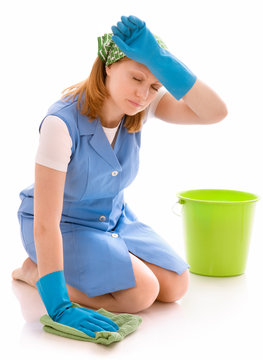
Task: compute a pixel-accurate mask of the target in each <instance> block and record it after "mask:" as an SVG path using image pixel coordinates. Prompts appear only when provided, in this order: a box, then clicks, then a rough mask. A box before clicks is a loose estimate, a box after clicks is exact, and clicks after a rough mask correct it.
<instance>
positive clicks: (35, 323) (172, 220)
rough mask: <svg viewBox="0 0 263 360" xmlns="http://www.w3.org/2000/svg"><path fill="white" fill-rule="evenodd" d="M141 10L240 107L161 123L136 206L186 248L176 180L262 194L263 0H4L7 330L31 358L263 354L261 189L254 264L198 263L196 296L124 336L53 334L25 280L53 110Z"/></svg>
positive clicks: (152, 124) (9, 340) (148, 134)
mask: <svg viewBox="0 0 263 360" xmlns="http://www.w3.org/2000/svg"><path fill="white" fill-rule="evenodd" d="M131 14H133V15H136V16H138V17H139V18H141V19H143V20H144V21H146V24H147V26H148V27H149V28H150V30H151V31H152V32H154V33H155V34H158V35H159V36H160V37H161V38H162V39H163V40H164V42H165V43H166V44H167V46H168V48H169V50H170V51H171V52H172V53H173V54H174V55H175V56H177V57H178V58H179V59H180V60H181V61H183V62H184V63H185V64H186V65H187V66H188V67H189V68H190V69H191V70H192V71H193V72H194V73H195V74H196V75H197V77H198V78H200V79H201V80H202V81H204V82H205V83H207V84H208V85H209V86H210V87H211V88H213V89H214V90H215V91H216V92H217V93H218V94H219V96H221V98H222V99H223V100H224V102H225V103H226V105H227V107H228V116H227V117H226V118H225V119H224V120H223V121H222V122H220V123H218V124H214V125H207V126H205V125H188V126H184V125H171V124H167V123H164V122H162V121H160V120H157V119H151V120H149V121H148V122H147V124H146V126H145V128H144V130H143V135H142V147H141V165H140V171H139V174H138V177H137V178H136V180H135V181H134V183H133V184H132V185H131V186H130V187H129V188H128V189H127V192H126V200H127V202H128V203H129V204H130V206H131V207H132V209H133V210H134V211H135V212H136V213H137V215H138V216H139V218H140V219H141V220H142V221H145V222H146V223H147V224H149V225H150V226H153V227H154V228H155V230H157V231H158V232H159V233H160V234H161V235H162V236H163V237H164V238H165V239H166V240H167V241H169V242H170V243H171V244H172V245H173V246H174V247H175V248H176V250H177V251H178V253H180V254H181V255H182V256H184V238H183V232H182V226H181V225H182V221H181V218H180V217H176V216H175V215H174V214H173V213H172V212H171V207H172V205H173V204H174V203H175V202H176V200H177V197H176V193H178V192H180V191H183V190H188V189H196V188H222V189H235V190H243V191H249V192H253V193H255V194H257V195H259V196H262V179H263V172H262V119H263V117H262V81H263V71H262V63H263V52H262V32H263V25H262V8H261V1H256V0H251V1H249V2H248V1H235V0H232V1H231V0H228V1H227V0H220V1H209V0H207V1H205V0H199V1H194V0H189V1H187V0H186V1H175V0H172V1H168V0H162V1H156V2H154V1H151V2H147V1H142V0H133V1H84V0H75V1H68V0H63V1H62V0H61V1H60V0H53V1H51V0H45V1H29V0H23V1H8V2H2V3H1V6H0V31H1V57H0V61H1V67H0V72H1V74H0V75H1V86H0V92H1V93H0V100H1V108H0V111H1V125H0V126H1V135H2V136H1V142H0V145H1V168H2V171H1V190H2V191H1V193H2V206H1V210H0V211H1V213H0V215H1V240H2V244H3V247H2V256H1V280H2V281H1V285H2V286H3V290H2V291H1V293H2V294H3V296H2V297H1V301H2V303H1V310H2V311H3V315H4V320H3V322H2V329H1V332H3V334H2V335H1V336H2V339H5V340H4V343H5V345H6V347H7V351H9V352H12V354H17V355H19V354H22V353H23V354H27V356H28V358H30V359H31V358H32V359H33V358H37V357H42V356H43V357H47V356H49V357H51V358H52V354H53V353H54V354H56V355H58V354H60V355H61V356H63V357H64V358H67V356H68V358H72V356H87V357H90V356H93V357H95V356H100V357H101V356H107V358H120V357H121V356H126V357H128V358H130V357H131V358H134V357H135V356H139V355H140V354H142V355H146V356H148V357H153V358H157V357H160V356H161V355H162V354H163V351H164V350H167V351H168V350H169V353H170V357H171V358H173V357H176V356H178V355H179V356H180V358H181V359H183V358H185V359H188V358H189V359H190V358H192V356H195V357H197V358H203V359H204V358H205V359H208V358H210V357H211V356H213V357H214V358H217V356H218V358H220V357H221V358H222V356H224V358H226V359H230V357H231V356H232V355H233V354H235V355H242V354H247V356H249V352H250V351H252V350H253V349H256V350H257V354H258V355H259V354H260V353H261V354H262V347H261V340H260V339H261V338H260V337H259V336H260V333H258V332H257V330H256V327H257V325H258V324H262V301H261V300H262V298H261V295H260V290H261V289H260V288H261V287H262V285H261V284H262V281H261V273H262V267H261V254H262V250H263V247H262V228H261V223H262V221H261V217H262V214H263V210H262V205H261V201H259V202H258V203H257V206H256V213H255V221H254V225H253V232H252V235H251V246H250V253H249V259H248V264H247V271H246V273H245V274H244V275H242V276H240V277H236V278H228V279H222V278H221V279H220V278H219V279H216V278H206V277H200V276H196V275H193V274H191V284H190V287H189V291H188V293H187V295H186V296H185V298H184V299H182V300H181V301H180V302H179V303H178V304H161V303H158V304H157V303H156V304H154V305H153V306H152V308H150V309H149V310H148V311H145V312H144V313H143V314H142V315H141V316H142V318H143V323H142V325H141V327H140V329H139V330H138V331H137V332H135V333H134V334H133V335H130V337H128V338H126V339H125V340H124V341H123V342H121V343H119V344H117V345H115V346H114V347H112V348H104V347H102V346H98V345H94V344H90V343H79V342H76V341H73V340H66V339H62V338H57V337H55V336H52V335H48V334H43V332H42V330H41V324H40V323H39V316H40V314H41V311H42V312H43V307H42V305H41V302H40V299H39V297H38V294H37V292H36V290H35V289H33V288H30V287H28V286H26V285H24V284H22V283H18V282H14V281H12V280H11V276H10V274H11V271H12V270H13V269H14V268H16V267H18V266H20V265H21V263H22V261H23V260H24V258H25V256H26V253H25V251H24V249H23V247H22V243H21V240H20V234H19V226H18V221H17V217H16V212H17V209H18V207H19V204H20V200H19V197H18V194H19V192H20V191H21V190H22V189H23V188H25V187H26V186H28V185H30V184H31V183H33V182H34V158H35V153H36V149H37V145H38V126H39V124H40V121H41V120H42V118H43V116H44V115H45V112H46V110H47V108H48V107H49V106H50V105H51V103H53V102H54V101H56V100H57V99H58V98H59V97H60V95H61V91H62V90H63V89H64V88H66V87H67V86H69V85H72V84H74V83H77V82H79V81H81V80H83V79H85V78H87V77H88V74H89V71H90V69H91V66H92V64H93V62H94V60H95V58H96V52H97V36H101V35H102V34H104V33H105V32H111V26H112V25H114V24H116V23H117V21H119V20H120V17H121V15H126V16H128V15H131ZM17 283H18V285H17ZM203 294H205V296H202V295H203ZM21 299H22V300H21ZM32 299H33V300H32ZM30 301H31V302H30ZM29 304H30V306H29ZM150 315H151V316H150ZM143 326H144V327H143ZM260 332H261V330H260ZM261 334H262V332H261ZM133 341H134V344H133ZM34 344H35V345H34ZM143 345H144V346H143ZM198 354H200V355H199V357H198ZM54 356H55V355H54ZM259 357H260V356H259ZM259 357H258V356H257V358H259Z"/></svg>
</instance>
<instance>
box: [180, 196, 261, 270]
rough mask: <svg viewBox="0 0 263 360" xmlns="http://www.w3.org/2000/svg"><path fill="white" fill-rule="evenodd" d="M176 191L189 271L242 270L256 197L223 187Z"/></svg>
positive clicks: (243, 268) (244, 266)
mask: <svg viewBox="0 0 263 360" xmlns="http://www.w3.org/2000/svg"><path fill="white" fill-rule="evenodd" d="M176 195H177V197H178V198H179V200H178V202H177V203H179V204H182V216H183V228H184V237H185V249H186V258H187V262H188V264H189V265H190V269H189V270H190V272H192V273H195V274H199V275H207V276H235V275H241V274H243V273H244V272H245V268H246V262H247V257H248V251H249V242H250V233H251V228H252V222H253V215H254V209H255V205H256V201H258V200H259V197H258V196H257V195H254V194H252V193H248V192H243V191H236V190H223V189H219V190H216V189H197V190H188V191H183V192H180V193H178V194H176ZM176 214H177V215H178V213H176Z"/></svg>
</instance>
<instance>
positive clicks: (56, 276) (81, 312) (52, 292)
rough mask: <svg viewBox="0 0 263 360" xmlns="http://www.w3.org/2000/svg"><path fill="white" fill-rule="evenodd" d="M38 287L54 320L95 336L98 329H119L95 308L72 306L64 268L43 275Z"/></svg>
mask: <svg viewBox="0 0 263 360" xmlns="http://www.w3.org/2000/svg"><path fill="white" fill-rule="evenodd" d="M36 287H37V289H38V292H39V294H40V296H41V299H42V301H43V303H44V305H45V307H46V309H47V312H48V315H49V316H50V317H51V319H52V320H53V321H56V322H58V323H60V324H63V325H67V326H71V327H73V328H75V329H78V330H80V331H83V332H84V333H85V334H87V335H89V336H91V337H93V338H95V337H96V334H95V332H97V331H113V332H116V331H117V330H119V327H118V325H117V324H115V322H114V321H112V320H111V319H109V318H107V317H106V316H104V315H101V314H99V313H97V312H96V311H94V310H90V309H85V308H83V307H72V303H71V301H70V299H69V296H68V292H67V287H66V281H65V277H64V271H63V270H61V271H55V272H52V273H50V274H47V275H45V276H43V277H41V278H40V279H39V280H38V281H37V282H36Z"/></svg>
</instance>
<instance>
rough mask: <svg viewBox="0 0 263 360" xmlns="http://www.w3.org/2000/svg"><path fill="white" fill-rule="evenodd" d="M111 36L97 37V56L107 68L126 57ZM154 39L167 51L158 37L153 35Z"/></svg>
mask: <svg viewBox="0 0 263 360" xmlns="http://www.w3.org/2000/svg"><path fill="white" fill-rule="evenodd" d="M112 35H113V34H112V33H109V34H104V35H102V36H99V37H98V55H99V57H100V58H101V60H102V61H103V62H104V63H105V66H108V65H110V64H112V63H114V62H116V61H118V60H120V59H121V58H123V57H124V56H126V55H125V54H124V53H123V52H122V51H121V49H120V48H119V47H118V46H117V45H116V44H115V42H114V41H113V40H112V39H111V38H112ZM154 37H155V39H156V40H157V42H158V44H159V45H160V46H161V47H162V48H163V49H167V46H166V45H165V43H164V42H163V41H162V40H161V39H160V38H159V36H157V35H154Z"/></svg>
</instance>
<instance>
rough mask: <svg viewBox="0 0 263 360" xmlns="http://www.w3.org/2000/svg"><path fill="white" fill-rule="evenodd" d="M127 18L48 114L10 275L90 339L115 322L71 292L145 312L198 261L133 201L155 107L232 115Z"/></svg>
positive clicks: (185, 117)
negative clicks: (128, 191) (128, 195)
mask: <svg viewBox="0 0 263 360" xmlns="http://www.w3.org/2000/svg"><path fill="white" fill-rule="evenodd" d="M121 20H122V21H120V22H118V23H117V26H113V27H112V31H113V34H112V33H110V34H105V35H103V36H102V37H99V38H98V47H99V49H98V57H97V59H96V61H95V63H94V65H93V68H92V70H91V73H90V76H89V78H88V79H87V80H85V81H83V82H81V83H79V84H76V85H74V86H71V87H69V88H68V89H66V91H65V93H64V95H63V97H62V98H61V99H60V100H58V101H57V102H56V103H55V104H53V105H52V106H51V107H50V108H49V110H48V112H47V114H46V116H45V118H44V119H43V120H42V122H41V124H40V128H39V131H40V141H39V147H38V151H37V156H36V166H35V182H34V184H33V185H31V186H29V187H27V188H26V189H24V190H22V191H21V193H20V197H21V200H22V202H21V205H20V208H19V211H18V218H19V221H20V225H21V234H22V241H23V244H24V247H25V250H26V252H27V254H28V256H29V257H28V258H27V259H26V260H25V262H24V264H23V266H22V267H21V268H20V269H17V270H15V271H14V272H13V274H12V276H13V278H14V279H20V280H23V281H26V282H27V283H29V284H30V285H32V286H36V287H37V289H38V291H39V293H40V296H41V298H42V300H43V302H44V304H45V306H46V309H47V311H48V313H49V315H50V316H51V317H52V319H53V320H54V321H57V322H61V323H63V324H65V325H68V326H72V327H75V328H77V329H80V330H82V331H84V332H86V333H87V334H89V335H90V336H93V337H94V336H95V332H96V331H102V330H103V329H105V330H110V331H116V330H117V328H118V327H117V325H116V324H115V323H114V322H112V321H111V320H109V319H108V318H106V317H104V316H102V315H100V316H99V317H98V313H97V312H96V311H94V310H90V309H87V308H84V307H83V308H74V307H72V303H71V301H74V302H77V303H79V304H81V305H83V306H85V307H91V308H94V309H99V308H101V307H103V308H105V309H106V310H108V311H114V312H130V313H136V312H139V311H142V310H144V309H146V308H148V307H149V306H151V305H152V304H153V302H154V301H155V300H159V301H163V302H174V301H176V300H178V299H180V298H181V297H182V296H183V295H184V294H185V292H186V290H187V286H188V277H189V274H188V270H187V269H188V268H189V265H188V264H187V263H186V262H185V261H184V260H183V259H182V258H181V257H180V256H179V255H178V254H177V253H176V252H175V250H174V249H173V248H172V247H171V246H170V245H169V244H168V243H166V242H165V241H164V240H163V239H162V238H161V237H160V235H158V234H157V233H156V232H155V231H154V230H153V229H152V228H150V227H149V226H147V225H145V224H143V223H141V222H140V221H139V220H138V218H137V217H136V215H135V214H134V213H133V212H132V210H131V209H130V208H129V206H128V204H127V203H126V202H125V200H124V189H125V188H126V187H127V186H128V185H130V184H131V182H132V181H133V180H134V178H135V177H136V174H137V172H138V166H139V151H140V145H141V131H142V127H143V124H144V123H145V121H146V120H147V117H149V116H150V115H151V114H152V115H155V116H156V117H158V118H159V119H161V120H164V121H167V122H170V123H175V124H176V123H180V124H210V123H215V122H218V121H220V120H222V119H223V118H224V117H225V116H226V114H227V110H226V106H225V104H224V103H223V101H222V100H221V99H220V98H219V97H218V95H217V94H216V93H215V92H214V91H213V90H211V89H210V88H209V87H208V86H207V85H205V84H204V83H202V82H201V81H200V80H198V79H197V78H196V76H195V75H194V74H193V73H192V72H191V71H190V70H189V69H188V68H187V67H186V66H185V65H184V64H182V63H181V62H180V61H179V60H178V59H177V58H176V57H175V56H173V55H172V54H171V53H170V52H169V51H168V50H167V48H166V46H165V45H164V43H163V42H162V41H161V40H160V39H159V38H158V37H157V36H154V35H153V34H152V33H151V32H150V31H149V29H148V28H147V27H146V25H145V23H144V22H143V21H141V20H140V19H138V18H137V17H135V16H129V17H124V16H123V17H122V19H121ZM157 141H158V140H157Z"/></svg>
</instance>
